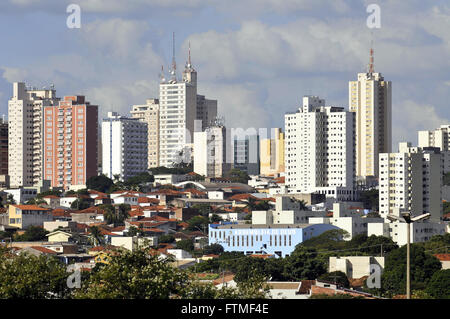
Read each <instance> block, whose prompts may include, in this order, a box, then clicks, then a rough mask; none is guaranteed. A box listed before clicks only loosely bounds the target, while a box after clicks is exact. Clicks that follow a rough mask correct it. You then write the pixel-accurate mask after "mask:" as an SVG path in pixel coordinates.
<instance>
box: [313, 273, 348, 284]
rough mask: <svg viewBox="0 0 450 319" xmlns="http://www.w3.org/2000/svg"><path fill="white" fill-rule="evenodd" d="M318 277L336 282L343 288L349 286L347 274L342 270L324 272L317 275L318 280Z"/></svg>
mask: <svg viewBox="0 0 450 319" xmlns="http://www.w3.org/2000/svg"><path fill="white" fill-rule="evenodd" d="M320 279H321V280H325V281H329V282H333V283H336V284H338V285H340V286H342V287H344V288H350V282H349V281H348V278H347V275H346V274H345V273H343V272H342V271H333V272H327V273H326V274H323V275H321V276H319V280H320Z"/></svg>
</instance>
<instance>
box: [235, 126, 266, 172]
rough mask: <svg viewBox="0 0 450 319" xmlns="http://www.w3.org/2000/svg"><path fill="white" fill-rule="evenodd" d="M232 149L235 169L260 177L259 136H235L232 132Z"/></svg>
mask: <svg viewBox="0 0 450 319" xmlns="http://www.w3.org/2000/svg"><path fill="white" fill-rule="evenodd" d="M230 139H231V149H232V150H233V154H232V155H233V168H236V169H239V170H241V171H244V172H246V173H247V174H248V175H259V163H260V162H259V161H260V158H259V145H260V144H259V135H258V134H257V133H256V132H255V134H248V135H247V134H244V135H241V134H234V133H233V132H231V137H230Z"/></svg>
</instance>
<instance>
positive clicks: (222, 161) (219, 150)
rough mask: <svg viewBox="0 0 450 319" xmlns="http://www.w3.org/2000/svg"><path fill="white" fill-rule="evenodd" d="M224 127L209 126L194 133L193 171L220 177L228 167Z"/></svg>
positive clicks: (207, 175)
mask: <svg viewBox="0 0 450 319" xmlns="http://www.w3.org/2000/svg"><path fill="white" fill-rule="evenodd" d="M226 143H227V137H226V129H225V127H224V126H211V127H208V128H207V129H206V130H205V131H204V132H195V133H194V172H195V173H197V174H199V175H203V176H206V177H222V176H223V175H224V174H225V173H226V172H227V171H228V170H229V168H230V165H229V163H227V159H226Z"/></svg>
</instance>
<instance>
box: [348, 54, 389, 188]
mask: <svg viewBox="0 0 450 319" xmlns="http://www.w3.org/2000/svg"><path fill="white" fill-rule="evenodd" d="M370 55H371V59H370V64H369V68H368V70H367V73H359V74H358V80H357V81H351V82H350V83H349V105H350V111H351V112H354V113H355V114H356V175H357V176H358V177H359V178H361V179H364V180H365V179H366V178H367V177H374V178H378V156H379V154H380V153H390V152H391V148H392V145H391V144H392V83H391V82H390V81H385V80H384V77H383V76H382V75H381V73H375V71H374V64H373V49H371V51H370Z"/></svg>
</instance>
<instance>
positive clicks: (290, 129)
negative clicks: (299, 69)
mask: <svg viewBox="0 0 450 319" xmlns="http://www.w3.org/2000/svg"><path fill="white" fill-rule="evenodd" d="M285 134H286V139H285V170H286V186H287V187H288V190H289V192H290V193H314V192H318V193H322V194H325V195H326V196H327V197H333V198H336V199H338V200H355V196H356V194H355V114H354V113H352V112H347V111H344V108H341V107H333V106H325V100H323V99H320V98H319V97H317V96H305V97H303V105H302V107H300V108H299V110H298V111H297V112H296V113H288V114H286V115H285Z"/></svg>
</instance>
